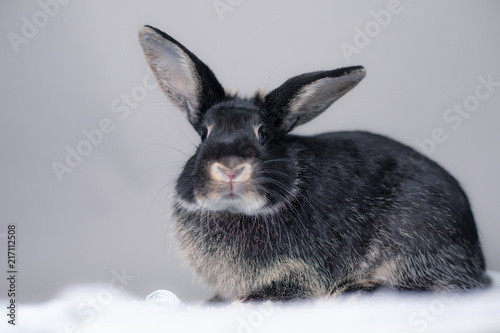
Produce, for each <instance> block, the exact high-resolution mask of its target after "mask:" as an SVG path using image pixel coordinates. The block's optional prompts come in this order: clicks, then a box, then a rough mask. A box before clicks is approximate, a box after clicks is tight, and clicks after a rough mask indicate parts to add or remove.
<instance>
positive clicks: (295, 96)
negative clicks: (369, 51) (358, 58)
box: [264, 66, 366, 133]
mask: <svg viewBox="0 0 500 333" xmlns="http://www.w3.org/2000/svg"><path fill="white" fill-rule="evenodd" d="M365 75H366V72H365V69H364V68H363V67H362V66H354V67H346V68H339V69H335V70H332V71H323V72H313V73H306V74H302V75H298V76H295V77H293V78H291V79H289V80H287V81H286V82H285V83H283V84H282V85H281V86H280V87H278V88H276V89H274V90H273V91H271V92H270V93H269V94H267V95H266V96H265V97H264V106H265V109H266V110H267V112H268V117H269V118H270V119H269V121H270V122H271V124H272V125H274V127H275V129H277V130H278V131H280V132H282V133H287V132H289V131H291V130H292V129H293V128H294V127H296V126H299V125H302V124H305V123H307V122H308V121H310V120H312V119H313V118H315V117H317V116H318V115H319V114H321V113H322V112H323V111H325V110H326V109H327V108H328V107H329V106H330V105H331V104H332V103H333V102H335V101H336V100H337V99H339V98H340V97H342V96H343V95H344V94H345V93H347V92H348V91H349V90H351V89H352V88H354V87H355V86H356V85H357V84H358V83H359V82H360V81H361V80H362V79H363V78H364V77H365Z"/></svg>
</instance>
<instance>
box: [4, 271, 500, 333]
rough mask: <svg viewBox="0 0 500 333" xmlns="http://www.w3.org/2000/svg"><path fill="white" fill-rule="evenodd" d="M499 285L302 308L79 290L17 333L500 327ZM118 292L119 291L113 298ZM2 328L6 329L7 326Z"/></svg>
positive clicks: (497, 277)
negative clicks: (213, 303) (215, 304)
mask: <svg viewBox="0 0 500 333" xmlns="http://www.w3.org/2000/svg"><path fill="white" fill-rule="evenodd" d="M490 275H491V276H492V278H493V280H494V284H493V286H492V287H491V288H489V289H487V290H485V291H481V292H471V293H467V294H465V295H464V294H462V295H439V294H438V295H436V294H433V295H429V294H427V295H422V294H417V295H407V294H401V293H392V292H376V293H374V294H372V295H364V296H349V297H343V298H336V299H330V300H318V301H314V302H307V303H302V304H295V305H276V304H272V303H270V302H267V303H263V304H258V305H257V304H240V303H232V304H229V305H225V306H220V307H211V306H207V305H200V304H198V305H193V304H191V305H188V304H184V303H182V302H181V301H180V300H179V299H178V298H177V297H176V296H175V295H174V294H173V293H171V292H169V291H165V290H158V291H155V292H153V293H152V294H150V295H149V296H148V297H147V298H146V299H145V300H144V301H142V300H136V299H134V298H133V297H132V296H130V295H125V294H123V293H122V294H120V293H117V294H112V293H110V292H107V291H106V290H108V289H106V286H94V287H76V288H73V289H70V290H68V291H66V292H65V293H63V294H61V295H60V296H59V297H57V298H56V299H54V300H52V301H50V302H47V303H44V304H35V305H24V306H23V305H20V306H19V308H18V324H17V325H16V326H15V327H12V326H11V325H8V326H9V327H8V328H9V331H10V330H12V332H29V333H36V332H82V333H83V332H85V333H87V332H88V333H93V332H175V333H179V332H204V333H205V332H217V333H221V332H238V333H239V332H245V333H249V332H304V333H306V332H384V333H387V332H397V333H403V332H406V333H412V332H453V333H459V332H475V333H476V332H500V273H496V272H492V273H491V274H490ZM110 295H112V296H111V297H110ZM2 332H5V331H4V330H2Z"/></svg>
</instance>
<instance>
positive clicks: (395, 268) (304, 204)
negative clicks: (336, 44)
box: [139, 26, 490, 302]
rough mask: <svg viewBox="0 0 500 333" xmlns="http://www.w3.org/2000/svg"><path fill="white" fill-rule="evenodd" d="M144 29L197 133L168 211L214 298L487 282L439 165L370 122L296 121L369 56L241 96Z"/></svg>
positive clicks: (158, 71) (312, 112) (469, 227)
mask: <svg viewBox="0 0 500 333" xmlns="http://www.w3.org/2000/svg"><path fill="white" fill-rule="evenodd" d="M139 40H140V44H141V46H142V49H143V51H144V54H145V57H146V60H147V62H148V64H149V66H150V67H151V69H152V71H153V73H154V75H155V77H156V80H157V81H158V84H159V86H160V87H161V89H162V91H163V92H164V93H165V95H166V96H167V97H168V98H169V99H170V101H171V102H172V103H173V104H174V105H175V106H176V107H177V108H178V109H180V110H181V111H182V112H183V113H184V114H185V116H186V117H187V119H188V121H189V122H190V123H191V125H192V126H193V128H194V129H195V131H196V132H197V133H198V134H199V136H200V143H199V146H198V147H197V149H196V152H195V154H194V155H193V156H192V157H191V158H189V160H188V161H187V163H186V164H185V166H184V169H183V170H182V172H181V173H180V176H179V178H178V180H177V183H176V186H175V193H174V195H173V206H172V207H173V208H172V217H173V220H174V222H173V223H174V225H175V227H174V230H175V234H176V237H177V240H178V243H179V246H180V248H181V251H182V253H183V255H184V256H185V259H186V260H187V262H188V263H189V265H190V266H191V268H192V269H193V271H194V273H195V274H196V275H197V276H198V277H199V278H200V279H201V280H202V281H204V282H205V283H206V284H208V285H209V286H211V287H212V288H213V289H214V290H215V296H214V297H213V299H212V301H214V302H216V301H221V302H231V301H242V302H246V301H267V300H271V301H278V302H285V301H299V300H307V299H317V298H323V297H326V298H329V297H335V296H337V295H343V294H346V293H349V292H365V291H366V292H368V291H374V290H376V289H378V288H379V287H384V288H389V289H390V290H411V291H431V292H432V291H434V292H450V291H462V290H468V289H478V288H483V287H486V286H488V285H489V283H490V279H489V277H488V276H487V274H486V273H485V259H484V256H483V253H482V250H481V246H480V242H479V239H478V232H477V229H476V225H475V222H474V217H473V214H472V211H471V208H470V205H469V202H468V199H467V196H466V194H465V193H464V191H463V190H462V188H461V187H460V185H459V183H458V182H457V180H455V178H453V177H452V176H451V175H450V174H449V173H448V172H447V171H445V170H444V169H443V168H442V167H441V166H439V165H438V164H437V163H435V162H433V161H431V160H430V159H428V158H427V157H425V156H423V155H421V154H420V153H418V152H416V151H415V150H413V149H412V148H410V147H408V146H406V145H404V144H401V143H399V142H396V141H394V140H392V139H390V138H387V137H385V136H381V135H377V134H372V133H369V132H364V131H343V132H331V133H325V134H319V135H314V136H299V135H293V134H290V131H292V130H293V129H294V128H296V127H297V126H300V125H302V124H305V123H307V122H309V121H311V120H313V119H314V118H315V117H317V116H318V115H320V114H321V113H322V112H324V111H325V110H326V109H328V108H329V107H330V105H331V104H332V103H333V102H335V101H336V100H337V99H339V98H340V97H341V96H343V95H344V94H345V93H347V92H348V91H350V90H351V89H352V88H354V87H355V86H356V85H357V84H358V83H359V82H360V81H361V80H362V79H363V78H364V77H365V74H366V72H365V69H364V68H363V67H362V66H352V67H346V68H339V69H335V70H328V71H316V72H311V73H306V74H301V75H298V76H295V77H292V78H290V79H288V80H287V81H286V82H285V83H283V84H282V85H281V86H279V87H278V88H276V89H274V90H272V91H271V92H269V93H266V92H263V91H258V92H257V93H256V94H255V96H253V97H250V98H243V97H238V96H237V95H236V94H231V93H230V92H226V90H225V89H224V88H223V87H222V85H221V84H220V83H219V81H218V80H217V78H216V77H215V75H214V73H213V72H212V71H211V70H210V69H209V67H207V66H206V65H205V64H204V63H203V62H202V61H200V60H199V59H198V58H197V57H196V56H195V55H194V54H193V53H192V52H191V51H189V50H188V49H187V48H186V47H184V46H183V45H182V44H180V43H179V42H177V41H176V40H175V39H173V38H172V37H170V36H169V35H167V34H165V33H164V32H162V31H160V30H158V29H156V28H153V27H151V26H144V27H142V28H141V29H140V31H139Z"/></svg>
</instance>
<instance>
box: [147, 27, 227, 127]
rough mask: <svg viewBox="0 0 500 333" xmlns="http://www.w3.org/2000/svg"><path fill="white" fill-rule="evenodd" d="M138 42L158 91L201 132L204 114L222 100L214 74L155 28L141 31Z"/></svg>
mask: <svg viewBox="0 0 500 333" xmlns="http://www.w3.org/2000/svg"><path fill="white" fill-rule="evenodd" d="M139 41H140V43H141V46H142V49H143V51H144V54H145V56H146V60H147V61H148V64H149V66H150V67H151V69H152V70H153V73H154V75H155V77H156V80H157V81H158V83H159V85H160V88H161V89H162V90H163V92H164V93H165V95H167V97H168V98H169V99H170V101H172V103H173V104H174V105H175V106H177V108H178V109H180V110H181V111H183V112H184V113H185V114H186V116H187V118H188V120H189V122H190V123H191V124H192V125H193V127H194V128H195V129H196V130H197V131H200V121H201V118H202V115H203V113H204V112H206V111H207V110H208V109H209V108H210V107H211V106H212V105H214V104H216V103H217V102H221V101H223V100H224V99H225V92H224V88H223V87H222V86H221V84H220V83H219V81H218V80H217V78H216V77H215V75H214V73H213V72H212V71H211V70H210V68H208V66H207V65H205V64H204V63H203V62H202V61H201V60H200V59H198V58H197V57H196V56H195V55H194V54H193V53H191V52H190V51H189V50H188V49H186V48H185V47H184V46H183V45H182V44H181V43H179V42H177V41H176V40H175V39H173V38H172V37H170V36H169V35H167V34H166V33H164V32H163V31H160V30H158V29H156V28H153V27H151V26H144V27H142V28H141V29H140V30H139Z"/></svg>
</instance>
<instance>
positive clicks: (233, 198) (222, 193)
mask: <svg viewBox="0 0 500 333" xmlns="http://www.w3.org/2000/svg"><path fill="white" fill-rule="evenodd" d="M210 187H211V188H210V190H209V191H207V192H205V193H203V194H202V193H199V192H198V193H196V195H195V197H196V202H197V203H198V204H199V206H200V207H202V209H206V210H209V211H214V212H223V211H225V212H231V213H239V214H246V215H252V214H255V213H257V212H258V211H259V210H260V209H261V208H262V207H263V206H264V205H265V204H266V199H265V198H264V197H263V196H262V195H260V194H258V193H257V191H256V190H255V189H253V187H252V186H251V184H246V183H233V182H227V183H219V184H212V186H210Z"/></svg>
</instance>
